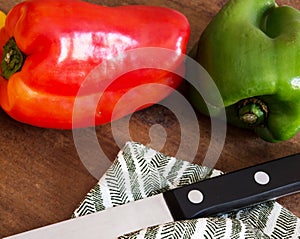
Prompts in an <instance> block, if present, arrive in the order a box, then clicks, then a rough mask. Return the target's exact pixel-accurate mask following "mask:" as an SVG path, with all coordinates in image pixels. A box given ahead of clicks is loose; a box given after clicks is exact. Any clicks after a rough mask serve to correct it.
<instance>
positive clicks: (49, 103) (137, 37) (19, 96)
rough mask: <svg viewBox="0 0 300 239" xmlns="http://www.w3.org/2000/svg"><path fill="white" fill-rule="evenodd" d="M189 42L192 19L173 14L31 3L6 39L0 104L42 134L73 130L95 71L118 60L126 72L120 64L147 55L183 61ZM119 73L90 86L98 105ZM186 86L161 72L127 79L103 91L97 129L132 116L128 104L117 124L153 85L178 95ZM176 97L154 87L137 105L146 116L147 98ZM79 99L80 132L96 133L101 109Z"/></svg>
mask: <svg viewBox="0 0 300 239" xmlns="http://www.w3.org/2000/svg"><path fill="white" fill-rule="evenodd" d="M189 34H190V25H189V22H188V20H187V19H186V17H185V16H184V15H182V14H181V13H179V12H177V11H174V10H172V9H169V8H162V7H154V6H133V5H132V6H119V7H104V6H100V5H96V4H91V3H87V2H84V1H79V0H28V1H24V2H22V3H20V4H18V5H16V6H15V7H14V8H12V9H11V11H10V12H9V13H8V15H7V19H6V24H5V26H4V27H3V28H2V29H1V31H0V45H1V52H0V53H1V56H2V65H1V66H2V67H1V73H2V77H0V104H1V106H2V108H3V109H4V111H5V112H7V113H8V114H9V115H10V116H11V117H12V118H14V119H16V120H18V121H21V122H24V123H27V124H31V125H34V126H39V127H46V128H58V129H71V128H72V127H73V124H72V117H73V107H74V100H75V97H76V95H77V93H78V91H79V89H80V87H81V85H82V84H83V82H84V80H85V79H86V78H87V76H88V75H89V73H90V72H91V71H92V70H93V69H94V68H95V67H96V66H98V65H99V64H101V63H103V62H104V61H109V59H114V58H115V59H117V60H118V61H119V62H118V63H117V65H122V64H123V65H124V64H126V62H122V58H121V57H119V58H118V56H122V54H123V53H124V52H126V51H128V50H132V49H138V48H144V47H158V48H165V49H170V50H172V51H176V52H178V53H180V54H184V53H185V51H186V45H187V43H188V39H189ZM9 42H10V43H9ZM10 44H11V45H10ZM14 44H15V46H16V47H15V46H14ZM18 49H19V50H18ZM180 54H178V57H177V58H176V59H175V58H174V59H170V62H169V65H170V66H171V68H174V69H176V68H177V67H179V66H180V65H181V64H182V60H183V59H182V57H181V56H180ZM145 57H147V56H145ZM22 59H23V62H22V63H20V60H22ZM138 60H140V59H137V61H138ZM124 61H125V60H124ZM115 66H116V64H115V65H114V67H115ZM114 67H112V66H111V65H109V64H107V68H106V69H105V71H103V72H104V75H101V76H100V77H99V78H97V79H96V80H93V81H91V82H89V83H88V88H89V90H88V91H89V92H90V94H91V100H94V99H95V95H97V94H98V92H97V91H99V89H100V88H99V85H101V84H102V85H105V82H106V81H107V82H108V81H110V80H111V79H110V77H111V76H113V75H114V71H115V70H116V69H114ZM7 69H8V70H7ZM181 81H182V77H180V76H178V75H176V74H173V73H172V72H167V71H164V70H159V69H140V70H135V71H133V72H129V73H126V74H124V75H122V76H120V77H119V78H117V79H116V80H115V81H113V83H112V84H111V85H110V86H109V87H107V88H104V89H103V92H102V96H101V99H100V101H99V102H98V105H97V109H96V111H94V112H93V114H95V115H94V117H95V121H94V123H95V124H96V125H99V124H104V123H107V122H110V121H111V120H115V119H116V118H120V117H122V116H124V115H126V114H130V113H132V111H133V110H135V109H132V108H130V102H126V103H125V104H123V105H122V107H121V110H120V112H116V113H115V115H117V116H116V117H115V118H114V119H112V112H113V110H114V107H115V105H116V104H117V102H118V100H119V99H120V98H121V97H122V96H123V95H124V94H125V93H126V92H128V91H129V90H130V89H133V88H135V87H137V86H139V85H143V84H147V83H159V84H163V85H166V86H169V87H170V88H171V89H174V88H176V87H177V86H178V85H179V84H180V83H181ZM93 89H97V91H96V92H93ZM88 91H87V92H88ZM171 91H172V90H169V91H162V90H161V89H155V87H154V88H153V89H151V90H150V91H147V92H145V91H144V92H139V94H138V93H137V94H136V97H133V100H134V101H140V102H141V104H140V105H141V107H140V108H143V107H147V106H149V105H150V103H149V104H146V103H147V99H148V98H149V99H148V100H151V102H153V103H155V102H158V101H160V100H161V99H163V98H164V97H166V96H167V95H168V94H170V93H171ZM77 97H79V98H80V97H81V98H82V103H81V105H82V113H80V112H79V113H77V115H76V118H77V124H76V127H86V126H90V125H89V124H90V123H91V122H90V121H87V120H86V117H88V116H87V115H86V114H88V112H91V111H92V110H93V107H94V106H93V105H92V104H91V105H89V104H86V103H85V102H89V95H80V96H77ZM77 100H78V98H77ZM131 100H132V99H131ZM78 101H79V102H80V101H81V99H79V100H78ZM144 101H145V105H143V102H144ZM148 102H149V101H148ZM153 103H152V104H153ZM79 105H80V103H79ZM140 108H139V109H140Z"/></svg>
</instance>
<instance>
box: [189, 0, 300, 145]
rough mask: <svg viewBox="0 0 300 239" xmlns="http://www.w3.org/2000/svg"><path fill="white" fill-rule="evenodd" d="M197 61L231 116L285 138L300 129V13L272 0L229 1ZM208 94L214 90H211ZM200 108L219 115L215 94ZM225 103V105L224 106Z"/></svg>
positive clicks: (274, 138) (272, 137) (267, 135)
mask: <svg viewBox="0 0 300 239" xmlns="http://www.w3.org/2000/svg"><path fill="white" fill-rule="evenodd" d="M195 57H196V59H197V61H199V63H200V64H201V65H202V66H203V67H204V68H205V69H206V70H207V71H208V73H209V74H210V76H211V77H212V79H213V80H214V82H215V83H216V85H217V87H218V89H219V91H220V93H221V95H222V98H223V101H224V106H225V107H226V108H225V109H226V114H227V120H228V122H229V123H231V124H233V125H236V126H238V127H243V128H249V129H253V130H254V131H255V132H256V134H257V135H258V136H259V137H261V138H262V139H264V140H266V141H269V142H280V141H285V140H288V139H290V138H292V137H293V136H294V135H295V134H297V132H298V131H299V129H300V12H299V11H298V10H297V9H294V8H292V7H289V6H278V5H277V4H276V3H275V2H274V1H273V0H229V2H227V4H226V5H225V6H224V7H223V8H222V9H221V11H220V12H219V13H218V14H217V15H216V16H215V17H214V19H213V20H212V21H211V22H210V24H209V25H208V26H207V28H206V29H205V30H204V32H203V33H202V35H201V37H200V40H199V44H198V50H197V54H196V56H195ZM207 91H208V92H209V89H207ZM191 100H192V102H193V103H194V105H195V107H196V108H197V109H199V110H200V111H202V112H204V113H207V112H208V111H207V106H206V104H207V105H208V106H209V107H210V106H211V108H212V109H213V110H214V114H215V116H216V117H217V115H218V109H219V107H222V106H221V105H214V102H213V95H212V94H211V95H210V98H209V97H208V98H207V100H206V102H204V101H203V100H202V98H201V97H200V96H199V95H198V94H197V93H196V92H195V91H194V90H192V92H191ZM224 106H223V107H224Z"/></svg>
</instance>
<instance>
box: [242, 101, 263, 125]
mask: <svg viewBox="0 0 300 239" xmlns="http://www.w3.org/2000/svg"><path fill="white" fill-rule="evenodd" d="M238 115H239V118H240V120H241V121H242V122H243V123H245V124H246V125H247V126H250V127H256V126H263V125H264V123H265V121H266V119H267V116H268V107H267V105H266V104H265V103H264V102H262V101H261V100H259V99H257V98H250V99H246V100H242V101H241V102H240V103H239V107H238Z"/></svg>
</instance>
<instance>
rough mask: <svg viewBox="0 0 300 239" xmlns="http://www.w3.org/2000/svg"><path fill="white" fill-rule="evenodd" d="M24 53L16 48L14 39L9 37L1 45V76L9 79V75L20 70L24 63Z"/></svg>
mask: <svg viewBox="0 0 300 239" xmlns="http://www.w3.org/2000/svg"><path fill="white" fill-rule="evenodd" d="M24 58H25V57H24V55H23V53H22V52H21V50H20V49H19V48H18V46H17V43H16V41H15V39H14V38H13V37H12V38H10V39H9V40H8V41H7V43H6V44H5V45H4V47H3V56H2V61H1V68H2V76H3V77H4V78H5V79H7V80H8V79H9V78H10V77H11V75H13V74H14V73H16V72H18V71H20V70H21V69H22V66H23V63H24V60H25V59H24Z"/></svg>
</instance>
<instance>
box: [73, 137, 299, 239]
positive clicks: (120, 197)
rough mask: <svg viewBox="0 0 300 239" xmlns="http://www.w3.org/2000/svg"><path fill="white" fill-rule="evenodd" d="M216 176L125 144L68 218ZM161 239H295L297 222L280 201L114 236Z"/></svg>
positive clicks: (205, 168)
mask: <svg viewBox="0 0 300 239" xmlns="http://www.w3.org/2000/svg"><path fill="white" fill-rule="evenodd" d="M220 174H222V172H221V171H218V170H216V169H211V168H207V167H205V166H199V165H195V164H192V163H189V162H186V161H182V160H179V159H176V158H174V157H170V156H167V155H164V154H162V153H160V152H157V151H155V150H153V149H151V148H148V147H146V146H144V145H142V144H139V143H136V142H128V143H126V145H125V146H124V148H123V149H122V150H120V152H119V153H118V155H117V157H116V160H115V161H114V162H113V164H112V165H111V167H110V168H109V169H108V170H107V172H106V173H105V175H103V177H102V178H101V179H100V180H99V182H98V183H97V184H96V185H95V187H94V188H93V189H92V190H91V191H90V192H89V193H88V194H87V195H86V197H85V198H84V199H83V201H82V202H81V203H80V205H79V207H78V208H77V209H76V210H75V211H74V213H73V215H72V217H73V218H75V217H80V216H83V215H87V214H91V213H94V212H97V211H100V210H105V209H107V208H110V207H113V206H116V205H121V204H124V203H128V202H130V201H135V200H138V199H142V198H146V197H149V196H152V195H154V194H157V193H160V192H163V191H166V190H170V189H173V188H177V187H181V186H184V185H187V184H191V183H194V182H198V181H201V180H204V179H206V178H210V177H214V176H217V175H220ZM99 238H101V235H99ZM163 238H164V239H175V238H176V239H192V238H195V239H196V238H197V239H202V238H203V239H204V238H205V239H206V238H212V239H216V238H225V239H226V238H228V239H229V238H230V239H239V238H243V239H244V238H264V239H265V238H266V239H267V238H268V239H269V238H274V239H275V238H276V239H277V238H278V239H288V238H293V239H300V219H299V218H297V217H296V216H295V215H294V214H292V213H291V212H290V211H288V210H287V209H286V208H284V207H283V206H281V205H280V204H279V203H277V202H275V201H270V202H266V203H261V204H259V205H256V206H251V207H248V208H245V209H242V210H240V211H237V212H232V213H228V214H224V215H222V216H217V217H208V218H199V219H193V220H184V221H177V222H173V223H167V224H163V225H157V226H154V227H149V228H146V229H143V230H140V231H137V232H133V233H130V234H128V235H123V236H121V237H119V239H163ZM103 239H105V238H103Z"/></svg>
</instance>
